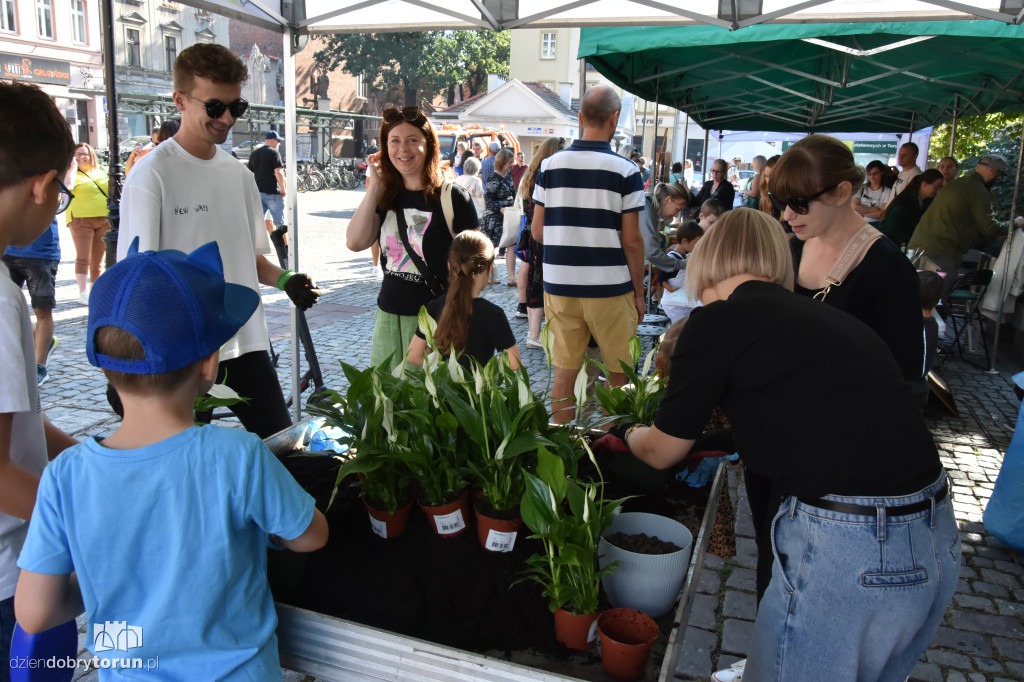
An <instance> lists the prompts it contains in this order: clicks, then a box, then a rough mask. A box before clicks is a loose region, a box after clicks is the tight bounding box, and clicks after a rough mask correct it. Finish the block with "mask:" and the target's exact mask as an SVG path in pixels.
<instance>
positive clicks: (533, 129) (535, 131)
mask: <svg viewBox="0 0 1024 682" xmlns="http://www.w3.org/2000/svg"><path fill="white" fill-rule="evenodd" d="M526 134H527V135H541V134H543V128H541V127H540V126H526Z"/></svg>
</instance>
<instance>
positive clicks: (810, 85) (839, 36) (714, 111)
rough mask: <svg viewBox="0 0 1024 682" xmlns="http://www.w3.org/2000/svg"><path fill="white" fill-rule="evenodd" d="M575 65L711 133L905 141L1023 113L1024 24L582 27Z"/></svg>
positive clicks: (917, 23) (909, 23)
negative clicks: (866, 135)
mask: <svg viewBox="0 0 1024 682" xmlns="http://www.w3.org/2000/svg"><path fill="white" fill-rule="evenodd" d="M578 56H579V57H580V58H586V60H587V62H588V63H590V64H592V65H593V66H594V67H595V68H596V69H597V70H598V71H599V72H600V73H602V74H603V75H604V76H606V77H607V78H608V79H609V80H611V81H612V82H613V83H615V84H616V85H618V86H620V87H622V88H623V89H625V90H627V91H629V92H632V93H634V94H636V95H638V96H640V97H642V98H644V99H646V100H649V101H651V102H654V101H659V102H661V103H663V104H666V105H669V106H672V107H675V108H677V109H680V110H682V111H685V112H686V113H687V114H689V115H690V116H691V117H692V118H693V119H694V120H695V121H697V122H698V123H699V124H700V125H701V126H702V127H704V128H711V129H715V130H723V129H728V130H766V131H780V132H836V131H850V130H855V131H862V132H904V131H909V130H911V129H915V130H919V129H921V128H924V127H927V126H930V125H936V124H939V123H944V122H948V121H949V120H951V119H952V118H953V115H954V107H955V109H956V112H957V115H958V116H974V115H978V114H984V113H993V112H997V111H1016V110H1024V78H1022V77H1021V76H1022V73H1024V26H1019V25H1007V24H1002V23H999V22H994V21H933V22H904V23H900V22H893V23H888V22H886V23H873V24H865V23H858V24H852V23H851V24H770V25H769V24H763V25H758V26H751V27H748V28H743V29H740V30H737V31H729V30H726V29H723V28H719V27H716V26H682V27H641V28H585V29H583V30H582V31H581V36H580V47H579V52H578Z"/></svg>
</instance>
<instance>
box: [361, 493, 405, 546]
mask: <svg viewBox="0 0 1024 682" xmlns="http://www.w3.org/2000/svg"><path fill="white" fill-rule="evenodd" d="M363 505H364V506H365V507H366V512H367V513H368V514H369V515H370V530H372V531H373V534H374V535H376V536H377V537H380V538H384V539H385V540H387V539H388V538H395V537H398V536H399V535H401V534H402V533H403V532H404V531H405V526H406V524H407V523H408V522H409V510H410V509H412V502H411V501H410V502H409V503H408V504H406V505H405V506H404V507H399V508H398V509H396V510H395V513H394V514H391V513H389V512H387V511H385V510H383V509H377V508H376V507H374V506H373V505H371V504H370V503H369V502H367V501H366V499H365V498H364V499H363Z"/></svg>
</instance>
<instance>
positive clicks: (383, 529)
mask: <svg viewBox="0 0 1024 682" xmlns="http://www.w3.org/2000/svg"><path fill="white" fill-rule="evenodd" d="M367 516H369V514H367ZM370 530H372V531H373V534H374V535H376V536H378V537H381V538H384V539H385V540H387V539H388V524H387V523H385V522H384V521H381V520H379V519H375V518H373V517H372V516H370Z"/></svg>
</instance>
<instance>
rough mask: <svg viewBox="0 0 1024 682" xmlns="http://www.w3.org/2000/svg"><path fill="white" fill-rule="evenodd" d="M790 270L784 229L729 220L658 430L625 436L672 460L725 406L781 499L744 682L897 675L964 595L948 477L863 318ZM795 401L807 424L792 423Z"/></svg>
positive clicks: (644, 452) (710, 239)
mask: <svg viewBox="0 0 1024 682" xmlns="http://www.w3.org/2000/svg"><path fill="white" fill-rule="evenodd" d="M783 187H787V185H785V184H781V185H776V189H781V188H783ZM834 201H835V202H836V203H837V205H838V204H839V203H842V204H844V205H846V206H849V201H850V200H849V196H848V194H844V195H843V196H840V197H836V199H835V200H834ZM793 279H794V271H793V264H792V259H791V257H790V253H789V245H788V244H787V240H786V236H785V233H784V232H783V230H782V228H781V227H780V226H779V224H778V223H777V222H775V221H774V220H772V219H771V218H769V217H768V216H766V215H764V214H763V213H760V212H758V211H754V210H752V209H748V208H739V209H736V210H734V211H731V212H729V213H728V214H726V215H725V216H723V217H722V219H721V220H720V221H719V224H716V226H715V228H714V229H712V230H710V231H709V232H708V233H707V234H706V235H705V236H704V237H703V238H702V239H701V240H700V242H699V243H698V244H697V247H696V248H695V249H694V252H693V255H692V257H691V262H690V264H689V265H688V267H687V277H686V287H687V290H688V293H689V294H690V295H691V296H692V297H694V298H699V299H700V300H701V301H702V302H703V304H704V306H703V307H702V308H698V309H697V310H694V311H693V313H692V314H691V315H690V318H689V321H688V322H687V324H686V326H685V327H684V328H683V330H682V332H681V333H680V335H679V339H678V341H677V343H676V349H675V353H674V355H673V357H672V370H671V376H670V379H669V385H668V390H667V393H666V395H665V398H664V400H663V401H662V403H661V406H660V408H659V409H658V412H657V414H656V415H655V417H654V424H653V426H642V425H639V424H624V425H619V426H616V427H614V428H613V430H612V431H613V433H615V434H616V435H617V436H619V437H621V438H623V440H624V441H625V444H626V445H627V446H628V447H629V449H630V450H631V451H632V452H633V454H634V455H635V456H636V457H637V458H639V459H641V460H642V461H644V462H646V463H648V464H650V465H651V466H653V467H655V468H659V469H666V468H668V467H671V466H673V465H674V464H676V463H678V462H680V461H681V460H683V459H684V458H685V457H686V456H687V454H688V453H689V452H690V450H691V448H692V447H693V444H694V441H695V440H696V439H697V437H698V436H700V435H701V432H702V430H703V427H704V425H705V424H706V422H707V420H708V417H709V416H710V415H711V413H712V411H713V410H714V408H715V406H717V405H721V406H722V407H723V408H724V411H725V414H726V416H727V417H728V418H729V421H730V423H731V425H732V430H733V436H734V439H735V443H736V447H737V450H738V451H739V452H740V453H741V454H742V456H743V460H744V463H745V464H746V466H747V468H748V469H750V470H751V471H754V472H755V473H757V474H758V475H760V476H762V477H765V478H767V479H768V480H770V481H772V483H773V484H775V485H777V486H778V487H779V489H781V490H782V491H784V494H785V497H784V499H783V502H782V504H780V505H779V506H778V508H777V510H776V513H775V517H774V521H773V522H772V525H771V528H772V546H773V549H774V556H775V561H774V566H773V570H772V578H771V582H770V583H769V585H768V589H767V591H766V592H765V594H764V597H763V599H762V600H761V603H760V606H759V608H758V613H757V620H756V622H755V624H754V631H753V636H752V640H751V644H750V647H749V649H748V654H749V657H748V659H747V663H746V668H745V671H744V672H743V680H744V682H761V681H762V680H811V679H814V680H824V679H835V678H836V677H837V676H842V677H844V678H848V679H871V680H882V679H884V680H897V679H899V680H902V679H905V678H906V677H907V675H909V674H910V671H911V669H912V668H913V667H914V665H915V664H916V663H917V661H918V659H919V658H920V656H921V654H922V652H923V651H924V650H925V648H926V647H927V645H928V643H929V642H930V641H931V639H932V636H933V635H934V634H935V632H936V630H937V629H938V627H939V625H940V624H941V622H942V618H943V614H944V613H945V609H946V606H947V605H948V604H949V602H950V601H951V599H952V597H953V593H954V592H955V591H956V585H957V580H958V576H959V565H960V537H959V531H958V528H957V524H956V519H955V517H954V515H953V508H952V500H951V497H950V492H951V491H950V488H949V483H948V479H947V474H946V473H945V471H944V470H943V468H942V465H941V463H940V462H939V455H938V451H937V450H936V448H935V444H934V442H933V441H932V437H931V434H930V433H929V431H928V428H927V426H926V425H925V423H924V419H923V418H922V416H921V413H920V410H919V409H918V407H917V405H916V403H915V402H914V400H913V396H912V395H911V389H910V386H909V384H908V383H907V382H906V381H904V379H903V375H902V373H901V372H900V368H899V366H898V365H897V363H896V361H895V360H894V359H893V357H892V354H891V353H890V352H888V349H887V348H886V346H885V343H884V342H883V341H882V340H881V339H880V338H879V337H878V336H877V335H876V334H874V333H872V332H871V331H870V328H869V327H868V326H867V325H866V324H864V323H863V322H861V321H860V320H858V319H856V318H855V317H853V316H852V315H849V314H848V313H846V312H843V311H841V310H836V309H835V308H833V307H832V306H827V305H821V304H820V303H819V302H818V301H815V300H813V299H811V298H808V297H804V296H797V295H794V294H793V293H792V286H793ZM752 335H753V336H752ZM794 349H795V350H794ZM822 349H825V350H824V351H823V350H822ZM836 386H842V390H841V391H836V390H835V387H836ZM815 396H829V398H828V399H827V400H821V399H816V398H815ZM794 405H799V406H800V428H797V429H780V428H779V425H780V424H784V423H787V422H789V421H791V420H792V417H793V412H792V410H793V406H794ZM865 425H870V426H869V427H866V426H865ZM826 651H827V652H828V655H827V656H824V655H822V652H826Z"/></svg>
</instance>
